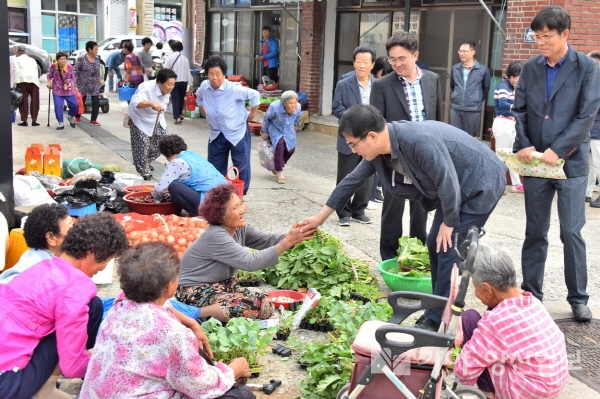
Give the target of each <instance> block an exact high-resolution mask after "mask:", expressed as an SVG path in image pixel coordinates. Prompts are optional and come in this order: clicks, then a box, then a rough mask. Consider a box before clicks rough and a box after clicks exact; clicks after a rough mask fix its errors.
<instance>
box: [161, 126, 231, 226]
mask: <svg viewBox="0 0 600 399" xmlns="http://www.w3.org/2000/svg"><path fill="white" fill-rule="evenodd" d="M158 149H159V151H160V153H161V154H162V155H163V156H164V157H165V158H167V161H169V163H168V164H167V167H166V169H165V171H164V172H163V174H162V176H161V178H160V180H159V181H158V182H157V183H156V185H155V186H154V190H152V196H153V197H154V201H155V202H160V201H161V200H162V199H163V198H164V197H165V195H166V193H167V189H168V192H169V195H171V200H172V201H173V202H176V203H178V204H179V205H181V207H182V208H183V209H184V210H185V211H186V212H187V213H188V215H189V216H198V205H200V203H201V202H202V200H203V199H204V197H205V195H206V193H207V192H208V190H210V189H211V188H213V187H216V186H218V185H219V184H226V183H227V180H225V177H224V176H223V175H222V174H221V173H219V171H218V170H217V169H215V167H214V166H213V165H212V164H211V163H210V162H208V161H207V160H206V159H204V157H203V156H202V155H200V154H198V153H195V152H193V151H189V150H188V149H187V144H186V143H185V141H183V139H182V138H181V137H179V136H178V135H176V134H169V135H166V136H164V137H163V138H161V139H160V142H159V143H158Z"/></svg>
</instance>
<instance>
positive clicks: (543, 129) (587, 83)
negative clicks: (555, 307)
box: [512, 6, 600, 321]
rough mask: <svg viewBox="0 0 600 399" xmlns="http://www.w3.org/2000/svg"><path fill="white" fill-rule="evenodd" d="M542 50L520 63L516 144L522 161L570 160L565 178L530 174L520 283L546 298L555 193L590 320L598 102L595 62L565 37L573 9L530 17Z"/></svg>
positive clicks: (569, 271)
mask: <svg viewBox="0 0 600 399" xmlns="http://www.w3.org/2000/svg"><path fill="white" fill-rule="evenodd" d="M531 29H532V30H533V31H534V32H535V35H534V38H535V40H536V45H537V47H538V49H539V50H540V55H537V56H535V57H533V58H531V59H530V60H528V61H527V62H525V64H524V65H523V70H522V71H521V77H520V80H519V85H518V86H517V90H516V92H515V102H514V105H513V111H512V112H513V116H514V117H515V118H516V120H517V124H516V130H517V137H516V140H515V146H514V149H515V151H518V155H519V159H520V160H521V161H522V162H532V161H533V160H534V158H533V152H534V151H536V152H539V153H542V154H543V155H542V157H541V161H542V163H544V164H546V165H550V166H554V165H556V163H557V162H558V160H559V158H562V159H564V160H565V164H564V171H565V175H566V176H567V178H566V179H564V180H555V179H544V178H539V177H528V176H525V181H524V186H525V216H526V218H527V221H526V228H525V241H524V242H523V250H522V253H521V268H522V271H523V283H522V284H521V289H523V290H524V291H529V292H531V293H532V294H533V295H534V296H535V297H536V298H538V299H539V300H542V299H543V297H544V294H543V292H542V286H543V282H544V268H545V265H546V258H547V255H548V229H549V228H550V217H551V210H552V203H553V201H554V195H555V194H557V195H558V204H557V205H558V220H559V223H560V239H561V241H562V243H563V251H564V274H565V283H566V285H567V301H568V302H569V303H570V304H571V310H572V311H573V315H574V316H575V320H577V321H589V320H591V318H592V312H591V311H590V310H589V308H588V307H587V302H588V298H589V295H588V293H587V292H586V288H587V263H586V248H585V241H584V240H583V237H582V236H581V229H582V228H583V226H584V224H585V191H586V185H587V178H588V171H589V154H590V129H591V128H592V124H593V123H594V118H595V117H596V115H597V113H598V108H599V107H600V72H599V70H598V64H597V62H596V61H595V60H594V59H592V58H590V57H587V56H586V55H584V54H581V53H578V52H577V51H575V49H573V48H572V47H571V46H569V45H568V43H567V40H568V38H569V34H570V29H571V17H570V16H569V14H568V13H567V12H566V11H565V10H564V9H563V8H561V7H559V6H548V7H545V8H544V9H543V10H542V11H540V12H539V13H538V14H537V15H536V16H535V18H534V19H533V21H532V22H531Z"/></svg>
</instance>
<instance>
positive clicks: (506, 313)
mask: <svg viewBox="0 0 600 399" xmlns="http://www.w3.org/2000/svg"><path fill="white" fill-rule="evenodd" d="M472 277H473V286H474V287H475V295H476V296H477V298H479V300H481V302H483V304H484V305H486V306H487V307H488V310H487V311H486V312H485V314H484V315H483V318H482V317H481V316H480V315H479V313H478V312H477V311H476V310H473V309H469V310H467V311H465V312H464V313H463V315H462V329H463V334H464V341H463V348H462V351H461V353H460V355H459V356H458V358H457V359H456V364H455V367H454V372H455V375H456V377H457V378H458V379H459V381H460V382H461V383H462V384H466V385H474V384H475V383H477V386H478V387H479V389H480V390H482V391H484V392H485V394H486V396H487V397H488V398H494V397H497V398H533V397H536V398H555V397H557V396H558V394H559V393H560V392H561V391H562V389H563V388H564V387H565V385H566V383H567V379H568V376H569V370H568V361H567V351H566V348H565V338H564V336H563V334H562V332H561V331H560V330H559V329H558V327H557V326H556V324H555V323H554V321H553V320H552V317H550V315H549V314H548V312H547V311H546V309H545V308H544V306H543V305H542V303H541V302H540V301H539V300H537V299H536V298H535V297H534V296H533V295H532V294H531V293H529V292H521V290H520V289H519V288H518V287H517V279H516V275H515V268H514V266H513V263H512V260H511V259H510V256H509V255H508V254H507V253H505V252H503V251H499V250H495V249H492V248H490V247H486V246H482V245H480V246H479V250H478V253H477V258H476V261H475V272H474V273H473V276H472Z"/></svg>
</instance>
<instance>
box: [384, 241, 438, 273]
mask: <svg viewBox="0 0 600 399" xmlns="http://www.w3.org/2000/svg"><path fill="white" fill-rule="evenodd" d="M398 244H399V245H400V246H399V248H398V268H392V269H388V270H387V271H388V272H389V273H394V274H398V275H401V276H408V277H424V276H430V275H431V271H430V270H431V269H430V262H429V250H428V249H427V246H425V245H423V243H422V242H421V240H419V239H418V238H413V237H409V236H404V237H400V240H398ZM400 269H407V270H408V271H402V270H400Z"/></svg>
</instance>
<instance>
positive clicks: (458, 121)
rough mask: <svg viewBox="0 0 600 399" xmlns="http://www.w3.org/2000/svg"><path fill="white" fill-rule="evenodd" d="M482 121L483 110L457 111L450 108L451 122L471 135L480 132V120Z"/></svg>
mask: <svg viewBox="0 0 600 399" xmlns="http://www.w3.org/2000/svg"><path fill="white" fill-rule="evenodd" d="M480 121H481V111H456V110H453V109H452V110H450V124H451V125H452V126H454V127H456V128H459V129H460V130H462V131H465V132H467V133H469V134H470V135H471V136H473V137H475V136H477V133H479V122H480Z"/></svg>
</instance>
